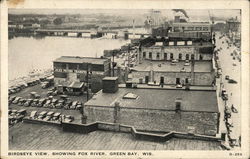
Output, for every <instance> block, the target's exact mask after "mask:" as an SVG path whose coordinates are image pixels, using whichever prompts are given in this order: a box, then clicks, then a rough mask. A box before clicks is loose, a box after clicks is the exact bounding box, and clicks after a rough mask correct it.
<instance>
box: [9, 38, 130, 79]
mask: <svg viewBox="0 0 250 159" xmlns="http://www.w3.org/2000/svg"><path fill="white" fill-rule="evenodd" d="M129 42H130V40H124V39H89V38H74V37H55V36H47V37H43V38H36V37H14V38H12V39H10V40H9V55H8V56H9V60H8V62H9V66H8V69H9V71H8V73H9V80H13V79H15V78H19V77H23V76H26V75H27V74H28V73H29V72H30V71H32V70H34V69H35V70H46V69H52V64H53V63H52V62H53V60H55V59H56V58H58V57H60V56H86V57H100V56H102V55H103V51H104V50H110V49H119V48H120V47H121V46H122V45H124V44H126V43H129Z"/></svg>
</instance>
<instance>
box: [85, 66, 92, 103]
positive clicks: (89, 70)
mask: <svg viewBox="0 0 250 159" xmlns="http://www.w3.org/2000/svg"><path fill="white" fill-rule="evenodd" d="M91 74H92V69H91V64H90V63H87V74H86V81H87V101H88V100H89V78H91Z"/></svg>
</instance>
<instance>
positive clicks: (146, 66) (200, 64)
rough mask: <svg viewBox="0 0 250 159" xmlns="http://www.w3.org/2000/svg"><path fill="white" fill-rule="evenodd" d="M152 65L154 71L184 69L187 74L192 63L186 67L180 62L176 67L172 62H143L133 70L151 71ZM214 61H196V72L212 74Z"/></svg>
mask: <svg viewBox="0 0 250 159" xmlns="http://www.w3.org/2000/svg"><path fill="white" fill-rule="evenodd" d="M151 63H152V65H153V70H154V71H156V72H180V71H181V70H182V69H183V68H184V69H185V71H186V72H191V63H190V65H189V66H184V64H185V62H184V61H179V62H177V63H176V64H175V65H171V61H149V60H143V61H142V63H141V64H139V65H137V66H135V67H134V68H132V69H133V70H135V71H150V70H151ZM211 71H212V61H195V64H194V72H211Z"/></svg>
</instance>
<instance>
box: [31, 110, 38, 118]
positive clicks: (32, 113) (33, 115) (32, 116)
mask: <svg viewBox="0 0 250 159" xmlns="http://www.w3.org/2000/svg"><path fill="white" fill-rule="evenodd" d="M36 118H37V111H32V112H31V113H30V119H36Z"/></svg>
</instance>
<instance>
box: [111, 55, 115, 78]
mask: <svg viewBox="0 0 250 159" xmlns="http://www.w3.org/2000/svg"><path fill="white" fill-rule="evenodd" d="M112 56H113V62H112V71H113V77H115V67H114V64H115V53H114V50H113V51H112Z"/></svg>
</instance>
